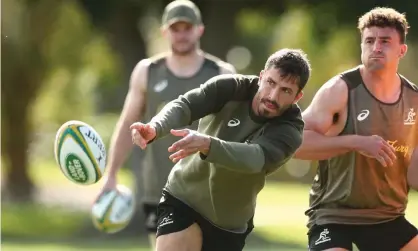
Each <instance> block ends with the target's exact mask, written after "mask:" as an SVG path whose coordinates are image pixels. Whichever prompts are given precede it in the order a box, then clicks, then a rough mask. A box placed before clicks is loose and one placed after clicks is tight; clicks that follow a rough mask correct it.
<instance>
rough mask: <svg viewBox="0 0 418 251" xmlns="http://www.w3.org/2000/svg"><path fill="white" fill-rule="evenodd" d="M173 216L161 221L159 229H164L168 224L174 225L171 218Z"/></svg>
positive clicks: (170, 215)
mask: <svg viewBox="0 0 418 251" xmlns="http://www.w3.org/2000/svg"><path fill="white" fill-rule="evenodd" d="M172 216H173V213H171V214H169V215H168V216H166V217H164V218H163V219H162V220H161V222H160V224H158V228H160V227H163V226H165V225H168V224H172V223H174V221H173V219H172V218H171V217H172Z"/></svg>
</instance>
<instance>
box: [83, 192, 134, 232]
mask: <svg viewBox="0 0 418 251" xmlns="http://www.w3.org/2000/svg"><path fill="white" fill-rule="evenodd" d="M134 212H135V199H134V197H133V195H132V192H131V190H130V189H129V188H127V187H125V186H123V185H117V186H116V189H114V190H111V191H106V192H104V193H103V194H101V195H100V196H99V198H98V199H97V200H96V201H95V202H94V204H93V207H92V209H91V215H92V220H93V225H94V226H95V227H96V228H97V229H98V230H100V231H102V232H104V233H108V234H112V233H116V232H119V231H121V230H122V229H124V228H125V227H126V226H127V225H128V224H129V222H130V220H131V219H132V216H133V214H134Z"/></svg>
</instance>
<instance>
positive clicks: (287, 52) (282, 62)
mask: <svg viewBox="0 0 418 251" xmlns="http://www.w3.org/2000/svg"><path fill="white" fill-rule="evenodd" d="M271 67H274V68H276V69H278V70H280V72H281V77H282V78H291V79H293V80H295V81H296V82H297V84H298V86H299V90H300V91H301V90H302V89H303V88H304V87H305V85H306V83H307V82H308V80H309V77H310V75H311V65H310V63H309V60H308V57H307V55H306V53H305V52H303V51H302V50H300V49H288V48H285V49H281V50H279V51H276V52H275V53H273V54H272V55H271V56H270V57H269V58H268V59H267V62H266V65H265V66H264V70H268V69H270V68H271Z"/></svg>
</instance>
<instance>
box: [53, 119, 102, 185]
mask: <svg viewBox="0 0 418 251" xmlns="http://www.w3.org/2000/svg"><path fill="white" fill-rule="evenodd" d="M54 154H55V160H56V162H57V164H58V165H59V167H60V168H61V171H62V173H63V174H64V175H65V177H67V178H68V179H69V180H70V181H72V182H74V183H77V184H82V185H90V184H94V183H96V182H98V181H99V180H100V179H101V178H102V176H103V173H104V171H105V166H106V148H105V145H104V143H103V140H102V138H101V137H100V135H99V134H98V133H97V132H96V131H95V130H94V129H93V128H92V127H91V126H90V125H88V124H86V123H84V122H81V121H76V120H71V121H68V122H66V123H64V124H63V125H62V126H61V127H60V128H59V129H58V132H57V134H56V136H55V143H54Z"/></svg>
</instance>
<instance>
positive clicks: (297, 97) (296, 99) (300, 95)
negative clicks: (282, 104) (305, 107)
mask: <svg viewBox="0 0 418 251" xmlns="http://www.w3.org/2000/svg"><path fill="white" fill-rule="evenodd" d="M302 97H303V91H300V92H299V93H298V94H296V97H295V100H293V104H296V103H297V102H298V101H299V100H300V99H301V98H302Z"/></svg>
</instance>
